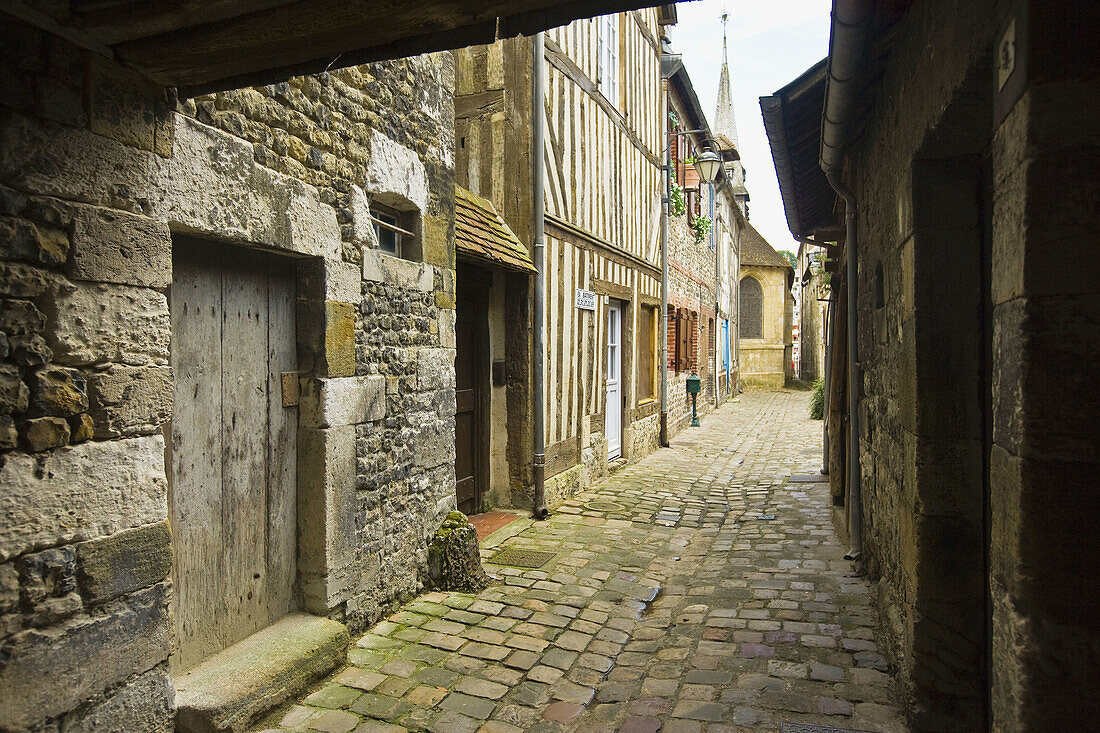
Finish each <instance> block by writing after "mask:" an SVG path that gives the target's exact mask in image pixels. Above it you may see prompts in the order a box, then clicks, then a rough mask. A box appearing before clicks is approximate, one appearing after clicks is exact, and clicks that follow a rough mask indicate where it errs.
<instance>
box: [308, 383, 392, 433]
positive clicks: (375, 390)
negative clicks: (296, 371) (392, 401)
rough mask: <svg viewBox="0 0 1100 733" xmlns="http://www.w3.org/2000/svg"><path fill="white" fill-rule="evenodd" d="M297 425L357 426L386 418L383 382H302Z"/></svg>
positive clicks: (323, 426)
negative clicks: (298, 422)
mask: <svg viewBox="0 0 1100 733" xmlns="http://www.w3.org/2000/svg"><path fill="white" fill-rule="evenodd" d="M301 381H302V393H301V398H300V402H299V418H298V419H299V421H300V424H302V425H307V426H310V427H318V428H327V427H336V426H338V425H358V424H360V423H365V422H373V421H375V420H381V419H382V418H384V417H385V416H386V378H385V377H383V376H381V375H374V376H369V377H342V378H335V379H303V380H301Z"/></svg>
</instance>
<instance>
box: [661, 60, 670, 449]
mask: <svg viewBox="0 0 1100 733" xmlns="http://www.w3.org/2000/svg"><path fill="white" fill-rule="evenodd" d="M663 66H664V65H663V64H662V67H663ZM662 71H664V68H662ZM661 96H662V99H663V103H662V104H661V129H662V130H663V131H664V132H663V133H662V135H661V137H662V144H663V145H664V149H665V164H664V166H663V168H662V169H661V178H663V179H664V181H663V184H662V191H661V418H660V419H661V422H660V435H659V436H658V442H659V443H660V444H661V447H663V448H667V447H668V206H669V200H670V198H671V197H672V188H671V185H670V182H669V177H670V176H671V175H672V150H671V149H670V147H669V139H668V76H667V75H664V77H663V78H662V79H661Z"/></svg>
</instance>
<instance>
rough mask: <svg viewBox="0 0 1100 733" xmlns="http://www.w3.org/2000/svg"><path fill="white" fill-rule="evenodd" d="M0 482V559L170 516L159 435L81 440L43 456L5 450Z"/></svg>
mask: <svg viewBox="0 0 1100 733" xmlns="http://www.w3.org/2000/svg"><path fill="white" fill-rule="evenodd" d="M43 419H56V418H43ZM62 422H63V421H62ZM66 429H67V426H66ZM0 484H2V485H3V486H4V489H5V490H4V491H3V492H0V515H2V516H4V517H5V521H4V522H3V523H2V524H0V561H2V560H4V559H6V558H10V557H13V556H15V555H18V554H20V553H22V552H26V551H27V550H29V549H31V548H32V547H36V546H49V545H55V544H59V543H62V542H73V541H80V540H86V539H92V538H95V537H102V536H104V535H109V534H114V533H115V532H119V531H121V530H124V529H129V528H130V527H136V526H140V525H143V524H151V523H153V522H159V521H161V520H163V519H165V518H166V516H167V512H168V505H167V486H166V481H165V474H164V439H163V438H162V437H161V436H160V435H151V436H147V437H142V438H133V439H130V440H116V441H109V442H104V443H83V444H81V445H79V446H74V447H72V448H69V449H67V450H61V451H55V452H53V453H51V454H50V455H48V456H46V457H44V458H42V459H39V457H37V456H30V455H23V454H20V453H11V454H8V455H7V456H5V461H4V465H3V466H0Z"/></svg>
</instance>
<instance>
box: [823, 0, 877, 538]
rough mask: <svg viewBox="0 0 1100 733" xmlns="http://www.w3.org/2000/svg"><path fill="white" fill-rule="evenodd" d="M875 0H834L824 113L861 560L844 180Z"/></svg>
mask: <svg viewBox="0 0 1100 733" xmlns="http://www.w3.org/2000/svg"><path fill="white" fill-rule="evenodd" d="M869 11H870V3H869V0H833V13H832V16H833V17H832V28H831V31H830V36H829V78H828V80H827V87H826V91H825V108H824V111H823V114H822V130H821V169H822V170H823V171H825V177H826V178H827V179H828V181H829V185H830V186H832V187H833V190H834V191H836V193H837V195H838V196H840V197H841V198H843V199H844V224H845V236H844V241H845V248H846V250H847V251H846V252H845V259H846V260H847V263H848V269H847V281H848V282H847V285H848V426H849V435H848V443H849V449H848V476H849V490H848V535H849V538H850V541H851V548H850V549H849V551H848V554H847V555H845V557H847V558H849V559H857V558H858V557H859V556H860V554H861V552H862V551H863V507H862V496H861V493H862V492H861V486H860V482H861V477H860V470H859V434H860V426H859V382H860V377H859V373H858V364H859V353H858V350H857V344H858V341H859V334H858V332H857V330H856V328H857V326H858V319H857V316H856V301H857V300H858V298H857V293H858V290H859V282H858V276H859V243H858V242H857V239H856V234H857V230H856V214H857V202H856V197H855V194H853V193H852V190H851V189H850V188H849V187H848V186H847V185H846V184H845V183H844V180H843V178H842V167H843V156H844V146H845V145H846V144H847V138H848V134H849V125H850V119H851V117H852V114H853V107H854V101H855V98H856V95H857V94H858V93H859V87H858V81H859V75H860V69H861V66H862V62H863V48H864V43H865V41H866V22H867V20H868V16H869V15H870V12H869Z"/></svg>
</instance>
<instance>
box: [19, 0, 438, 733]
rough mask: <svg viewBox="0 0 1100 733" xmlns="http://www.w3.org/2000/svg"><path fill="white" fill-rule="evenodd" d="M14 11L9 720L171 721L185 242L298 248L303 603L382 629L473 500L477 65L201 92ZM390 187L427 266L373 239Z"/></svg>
mask: <svg viewBox="0 0 1100 733" xmlns="http://www.w3.org/2000/svg"><path fill="white" fill-rule="evenodd" d="M7 22H8V23H9V24H14V27H9V28H8V29H7V31H6V32H5V42H4V43H3V44H0V55H2V58H0V63H2V70H0V78H2V79H3V90H4V94H3V95H2V96H0V298H2V306H0V451H3V452H2V453H0V484H2V485H3V486H4V487H5V490H4V491H3V492H0V507H2V511H3V515H4V516H5V517H6V520H5V522H3V524H2V527H0V658H2V659H3V663H2V664H0V728H4V729H13V730H16V729H24V728H32V727H36V726H37V727H38V728H41V729H43V730H57V729H58V727H61V728H63V729H64V730H92V729H95V730H142V731H168V730H171V729H172V708H173V693H172V686H171V683H170V679H169V676H168V669H167V660H168V657H169V654H170V653H171V651H172V641H171V633H170V630H169V616H168V607H169V604H170V603H171V597H172V595H171V594H172V591H171V587H170V585H169V583H168V580H167V579H168V576H169V573H170V568H171V564H172V557H173V552H176V551H178V548H175V547H173V546H172V540H171V535H170V533H169V531H168V523H167V519H168V516H169V506H168V498H169V497H168V481H167V475H168V472H169V470H170V468H169V467H166V465H165V458H164V457H165V440H164V437H163V436H164V432H165V431H166V430H167V427H166V426H167V425H168V424H169V421H170V419H171V415H172V401H173V396H172V389H173V384H172V378H171V374H170V370H169V367H168V363H169V347H170V343H171V333H170V325H169V324H170V319H169V298H168V293H169V286H170V284H171V282H172V236H173V235H174V234H188V235H193V236H200V237H204V238H208V239H212V240H216V241H220V242H224V243H226V246H232V245H233V244H248V245H249V246H253V247H260V248H264V249H267V250H269V251H273V252H281V253H284V254H286V255H287V256H289V257H294V258H297V262H298V279H299V283H298V296H299V297H298V317H297V320H298V329H297V330H298V334H299V344H298V350H299V369H300V372H301V374H302V379H301V394H302V398H301V404H300V407H299V415H300V418H299V427H300V432H299V445H298V451H299V461H298V466H299V480H298V498H299V512H298V522H299V536H300V541H299V548H298V554H299V557H298V565H299V571H300V572H299V587H300V588H299V590H300V598H299V602H300V605H301V606H303V607H304V608H306V609H307V610H310V611H313V612H315V613H321V614H325V615H331V616H333V617H336V618H338V619H341V620H345V621H347V622H348V623H350V624H352V625H353V626H361V625H365V624H366V623H369V622H370V621H373V620H375V619H376V618H378V617H379V615H380V613H381V612H382V608H384V607H385V605H386V604H388V603H392V602H393V601H394V600H396V599H398V598H401V597H405V596H407V595H408V594H410V593H412V592H414V591H415V590H416V589H417V587H418V585H419V583H420V573H421V571H422V569H423V568H424V564H425V550H426V543H427V539H428V537H429V536H430V534H431V532H432V530H433V529H434V525H435V524H436V522H437V520H438V518H439V517H440V516H441V515H443V514H444V513H445V512H446V510H447V509H449V508H450V506H451V505H452V504H453V497H454V475H453V468H452V467H451V463H450V462H451V460H452V454H453V412H454V395H453V351H452V349H453V345H454V344H453V335H454V328H453V326H454V318H453V310H452V308H453V268H454V255H453V244H452V242H453V236H452V227H453V209H452V186H453V176H452V173H451V167H452V162H451V161H452V156H453V119H452V114H453V113H452V108H451V102H450V88H451V85H452V84H453V78H452V74H453V70H452V66H451V63H450V60H449V56H447V55H436V56H427V57H420V58H417V59H410V60H407V61H400V62H392V63H386V64H374V65H369V66H365V67H360V68H358V69H352V70H347V71H343V72H336V73H332V74H325V75H321V76H319V77H315V78H309V79H298V80H292V81H290V82H288V83H286V84H280V85H273V86H270V87H264V88H259V89H249V90H238V91H235V92H228V93H224V94H218V95H214V96H210V97H203V98H199V99H195V100H184V101H179V102H177V101H176V100H175V99H174V98H172V97H170V96H169V95H168V94H167V93H166V92H165V91H164V90H162V89H159V88H156V87H151V86H149V85H147V84H145V83H144V82H143V81H142V80H140V79H139V78H137V77H135V76H133V75H132V74H130V73H129V72H127V71H125V70H123V69H121V68H119V67H116V66H114V65H112V64H110V63H108V62H106V61H103V60H102V59H100V58H99V57H97V56H95V55H94V54H89V53H87V52H82V51H79V50H78V49H76V48H74V47H72V46H70V45H68V44H67V43H65V42H63V41H59V40H57V39H54V38H52V37H49V36H47V35H44V34H42V33H40V32H38V31H36V30H34V29H31V28H29V27H22V26H20V25H19V24H18V23H16V22H15V21H11V20H10V19H8V21H7ZM372 194H386V195H387V196H390V197H391V200H400V201H402V202H408V203H409V204H411V205H414V206H415V207H416V208H417V209H418V210H419V211H420V213H421V214H422V218H421V223H420V237H421V240H422V245H423V247H422V249H423V260H424V262H423V263H409V262H405V261H394V262H391V261H389V260H393V258H389V257H387V256H385V255H381V254H379V253H378V251H377V250H376V249H375V248H374V247H375V246H376V245H375V242H374V240H373V230H372V228H371V226H370V222H369V219H368V218H367V209H366V207H367V206H368V202H369V197H370V196H371V195H372ZM414 271H415V273H414ZM383 579H384V582H383Z"/></svg>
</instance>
